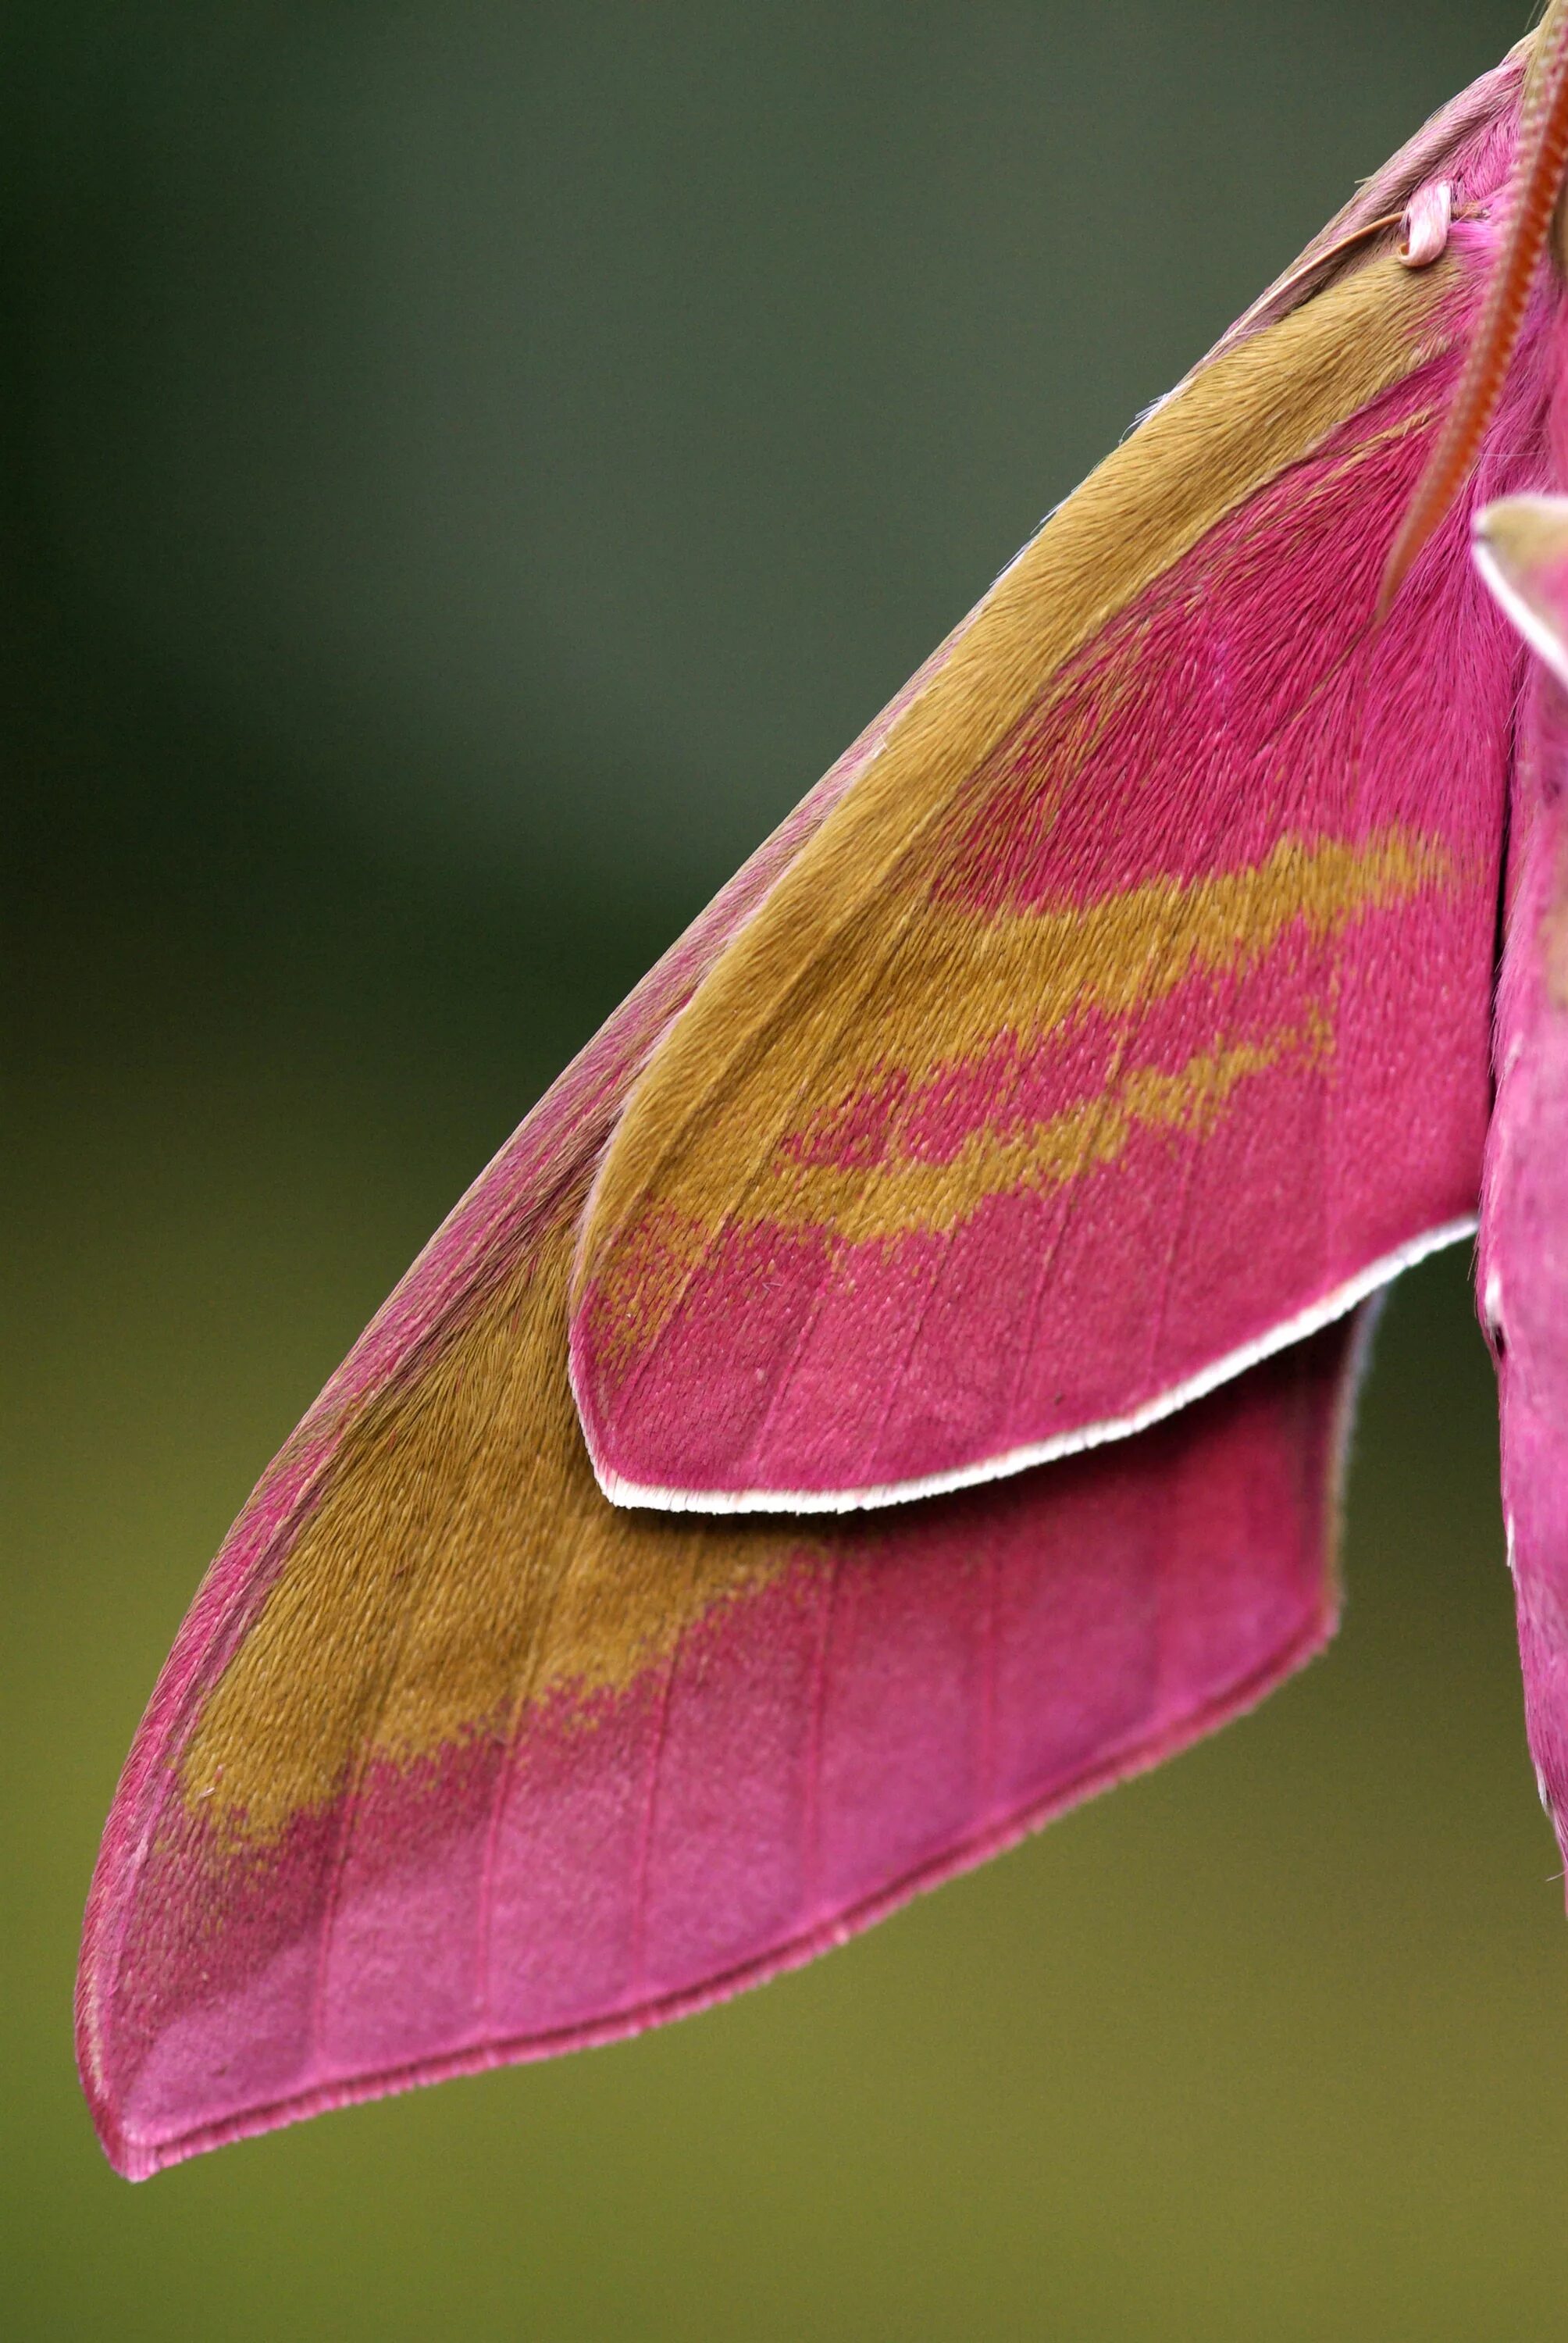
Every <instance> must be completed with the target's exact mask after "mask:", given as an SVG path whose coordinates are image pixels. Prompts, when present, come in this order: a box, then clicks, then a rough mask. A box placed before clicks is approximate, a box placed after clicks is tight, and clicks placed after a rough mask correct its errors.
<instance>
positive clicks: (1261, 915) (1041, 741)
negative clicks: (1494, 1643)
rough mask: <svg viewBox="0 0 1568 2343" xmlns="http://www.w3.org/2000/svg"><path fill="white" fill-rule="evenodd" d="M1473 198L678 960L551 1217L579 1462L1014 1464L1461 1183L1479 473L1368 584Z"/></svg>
mask: <svg viewBox="0 0 1568 2343" xmlns="http://www.w3.org/2000/svg"><path fill="white" fill-rule="evenodd" d="M1493 160H1495V157H1493ZM1461 196H1462V202H1463V203H1464V206H1465V207H1467V208H1473V203H1472V202H1471V200H1470V194H1469V191H1467V190H1466V189H1464V188H1462V189H1461ZM1491 248H1492V245H1491V236H1490V232H1489V231H1488V230H1487V229H1486V228H1485V227H1484V226H1480V225H1475V224H1466V225H1464V226H1460V227H1456V228H1455V230H1454V233H1453V236H1452V244H1451V250H1450V253H1449V256H1448V257H1447V259H1446V260H1445V261H1443V262H1442V263H1441V264H1439V266H1436V267H1434V268H1432V269H1430V270H1426V271H1422V272H1412V271H1408V270H1405V269H1403V268H1402V267H1401V266H1399V264H1398V262H1397V261H1396V260H1395V259H1394V258H1393V257H1392V255H1383V256H1378V257H1374V258H1373V259H1372V260H1370V261H1369V262H1367V263H1366V264H1365V265H1364V266H1359V267H1355V268H1352V269H1351V270H1349V271H1348V272H1347V273H1346V274H1344V275H1342V277H1340V278H1339V279H1338V280H1337V281H1335V282H1333V283H1332V284H1330V285H1329V286H1328V287H1326V288H1325V289H1324V290H1323V291H1322V292H1320V293H1319V294H1317V295H1316V296H1315V297H1314V298H1312V300H1311V301H1309V302H1308V303H1306V305H1305V306H1304V307H1301V308H1299V309H1297V310H1296V311H1294V312H1293V313H1292V314H1291V315H1289V316H1287V317H1283V318H1282V319H1281V320H1279V321H1278V322H1276V323H1274V324H1272V325H1270V326H1269V327H1266V328H1265V329H1264V330H1262V331H1261V332H1259V333H1257V334H1255V335H1254V336H1253V337H1251V339H1249V340H1247V341H1245V342H1243V343H1242V344H1241V345H1240V346H1239V347H1232V348H1231V349H1229V350H1228V351H1227V352H1226V353H1225V354H1224V355H1223V356H1221V357H1220V358H1218V359H1217V360H1216V361H1215V362H1214V363H1213V364H1211V366H1209V367H1205V368H1204V369H1202V370H1201V372H1200V373H1199V374H1198V375H1197V376H1195V377H1193V378H1192V379H1191V381H1190V382H1189V383H1188V384H1187V385H1186V386H1185V387H1183V389H1182V390H1181V392H1180V393H1179V394H1177V395H1176V396H1175V397H1173V398H1172V399H1171V400H1169V401H1167V402H1166V403H1165V404H1164V405H1163V406H1162V407H1160V408H1159V409H1157V410H1156V411H1155V412H1154V414H1153V415H1152V416H1151V417H1149V418H1148V419H1147V420H1146V422H1145V423H1144V424H1143V426H1142V427H1141V429H1140V430H1139V431H1138V432H1137V433H1136V434H1135V435H1134V436H1133V437H1132V438H1131V439H1130V440H1129V441H1128V442H1126V443H1125V444H1124V445H1123V447H1121V448H1120V449H1119V450H1118V451H1117V453H1116V454H1115V455H1114V456H1113V457H1112V458H1111V459H1110V461H1109V462H1108V463H1107V464H1106V465H1105V466H1103V467H1102V468H1101V471H1100V472H1098V473H1097V474H1095V475H1094V476H1093V477H1092V478H1091V479H1090V481H1089V482H1087V483H1086V485H1085V487H1084V488H1082V489H1081V490H1080V491H1079V493H1078V495H1077V496H1076V497H1074V498H1071V499H1070V501H1069V503H1068V504H1067V505H1066V506H1065V507H1064V508H1062V509H1061V510H1060V512H1059V513H1058V514H1056V515H1055V516H1054V517H1053V518H1052V519H1051V520H1050V522H1049V523H1048V524H1047V526H1046V528H1044V529H1043V531H1042V532H1041V534H1040V537H1039V538H1036V540H1035V541H1034V543H1033V544H1032V545H1031V546H1030V548H1028V549H1027V550H1026V552H1025V553H1024V554H1023V555H1021V556H1020V558H1019V560H1018V561H1017V562H1016V563H1015V564H1014V565H1013V567H1012V568H1011V569H1010V570H1009V571H1008V572H1007V573H1006V574H1005V575H1004V577H1003V578H1001V579H1000V581H999V583H998V585H997V587H996V588H994V589H993V591H992V593H991V595H990V598H988V601H987V602H986V603H985V604H983V605H982V606H981V608H980V613H979V614H978V616H977V617H976V618H975V619H973V620H972V621H971V622H970V626H969V628H968V629H967V630H966V632H965V633H964V635H963V636H962V638H961V639H960V640H959V642H958V643H957V644H956V645H955V647H954V649H953V651H952V653H951V656H950V659H949V660H948V663H947V665H946V666H945V668H944V669H943V670H942V672H941V673H940V675H939V676H938V677H936V678H935V679H933V680H932V682H931V683H930V685H929V686H928V687H927V688H926V689H924V690H923V691H922V692H921V693H920V694H919V695H917V696H916V697H915V698H914V699H912V701H911V702H910V705H909V706H908V708H907V709H906V710H905V712H904V713H903V715H902V717H901V718H900V720H899V722H898V723H897V724H896V725H895V726H894V727H893V729H891V730H890V734H889V736H888V738H887V739H886V741H885V743H884V745H883V747H882V749H881V751H880V753H879V756H878V758H877V759H875V761H874V762H872V763H871V764H869V766H868V767H867V768H866V769H865V770H864V771H863V773H862V774H861V776H860V777H859V780H858V781H857V783H856V784H855V786H854V787H853V788H851V789H849V790H847V791H846V792H845V794H844V796H843V797H842V798H841V799H840V800H839V803H838V805H837V807H836V809H835V810H834V812H833V814H832V816H831V818H830V819H829V820H827V821H826V822H825V823H824V824H823V826H822V828H821V830H819V833H818V834H817V836H816V837H815V839H814V840H813V841H812V843H811V845H810V846H809V849H807V850H805V851H803V852H802V854H801V855H800V856H799V858H798V859H797V860H796V861H795V862H794V863H793V864H792V865H791V867H790V869H789V872H788V873H787V875H786V876H785V878H784V879H783V880H781V881H780V883H779V886H778V887H777V888H776V889H775V890H774V891H773V892H772V894H771V895H770V896H769V900H768V901H767V903H766V905H765V906H764V907H763V908H762V910H760V911H759V914H758V916H757V917H756V918H755V919H754V920H751V921H750V922H749V924H748V926H747V927H746V929H745V930H743V931H742V932H741V933H740V934H739V936H738V937H737V939H736V940H735V942H734V943H733V944H732V945H731V946H730V947H729V950H727V951H726V952H725V953H724V955H723V956H722V958H721V959H720V960H719V961H718V962H717V964H716V965H715V967H714V969H713V970H711V972H710V973H709V976H708V978H707V979H706V980H705V981H704V983H703V984H702V986H701V988H700V989H699V991H698V992H697V994H696V996H695V997H694V999H693V1001H692V1003H691V1005H690V1007H689V1009H688V1010H687V1011H685V1013H684V1014H683V1015H682V1016H681V1017H680V1019H679V1020H678V1021H677V1023H676V1024H675V1025H674V1026H673V1027H672V1029H671V1031H670V1032H669V1033H668V1036H667V1037H666V1039H665V1041H663V1042H662V1043H661V1045H660V1047H659V1049H658V1052H657V1054H656V1056H655V1057H654V1059H653V1061H652V1062H651V1064H650V1065H649V1067H648V1071H647V1072H646V1074H645V1075H644V1076H643V1078H642V1079H641V1081H640V1082H639V1084H638V1088H637V1089H636V1091H635V1092H634V1094H633V1097H632V1100H631V1102H630V1105H629V1108H628V1112H627V1114H626V1116H625V1117H624V1118H623V1120H622V1121H621V1123H620V1124H619V1126H618V1130H617V1132H616V1135H615V1138H614V1140H613V1141H612V1143H611V1145H610V1148H609V1150H608V1155H607V1158H606V1161H605V1163H604V1165H603V1168H602V1171H601V1172H600V1175H599V1178H598V1184H597V1186H596V1189H595V1192H594V1196H593V1199H592V1202H591V1205H590V1210H589V1214H588V1221H587V1222H586V1224H585V1231H584V1237H583V1242H582V1246H581V1251H580V1253H579V1258H578V1269H577V1278H576V1286H575V1296H574V1305H575V1306H574V1320H573V1329H572V1370H573V1381H574V1387H575V1390H576V1393H577V1396H578V1405H579V1408H580V1411H581V1414H582V1419H583V1423H584V1425H585V1429H586V1432H587V1436H588V1445H589V1449H590V1452H591V1453H592V1455H593V1458H594V1462H595V1465H596V1468H597V1470H598V1474H599V1477H600V1480H601V1483H602V1484H603V1485H604V1486H605V1487H606V1489H607V1490H608V1492H609V1493H610V1494H611V1495H613V1496H617V1497H618V1498H620V1499H621V1500H623V1501H625V1502H629V1503H656V1504H666V1505H674V1506H686V1505H692V1506H698V1507H705V1508H708V1509H711V1510H728V1509H739V1510H744V1509H747V1508H749V1507H754V1506H761V1507H766V1506H769V1505H777V1504H786V1505H789V1506H792V1507H795V1508H799V1509H801V1510H807V1509H812V1508H837V1507H841V1506H843V1505H845V1504H852V1503H877V1502H879V1501H882V1500H885V1499H887V1498H890V1497H897V1496H904V1495H910V1494H917V1493H928V1492H931V1491H936V1490H940V1489H944V1488H950V1487H953V1486H957V1485H961V1484H963V1483H967V1482H971V1481H974V1480H977V1479H980V1478H984V1477H988V1476H990V1475H993V1474H996V1473H1005V1472H1008V1471H1011V1470H1016V1469H1019V1468H1020V1467H1021V1466H1023V1465H1026V1464H1028V1463H1034V1462H1038V1461H1040V1460H1041V1459H1043V1458H1047V1457H1050V1456H1052V1455H1057V1454H1060V1453H1067V1452H1070V1451H1071V1450H1073V1449H1076V1448H1078V1447H1081V1446H1083V1445H1085V1444H1087V1443H1092V1442H1095V1441H1098V1440H1101V1439H1103V1438H1105V1437H1108V1436H1111V1435H1112V1434H1116V1433H1125V1432H1128V1431H1130V1430H1134V1429H1136V1428H1138V1427H1139V1426H1140V1425H1141V1424H1144V1423H1148V1422H1150V1421H1151V1420H1153V1419H1154V1418H1155V1417H1157V1416H1158V1415H1160V1414H1161V1413H1165V1412H1167V1411H1169V1410H1170V1409H1171V1408H1172V1407H1174V1406H1176V1405H1179V1404H1181V1403H1183V1402H1184V1401H1186V1400H1188V1399H1190V1398H1191V1397H1192V1396H1193V1395H1195V1394H1196V1393H1199V1392H1201V1391H1202V1390H1204V1389H1205V1388H1208V1387H1210V1386H1211V1384H1212V1383H1215V1382H1216V1381H1218V1380H1220V1379H1221V1378H1222V1377H1223V1376H1225V1375H1226V1374H1228V1373H1233V1372H1235V1371H1236V1370H1237V1369H1238V1368H1239V1367H1240V1366H1241V1365H1244V1364H1245V1363H1247V1362H1248V1361H1249V1360H1251V1359H1254V1358H1256V1357H1258V1356H1260V1355H1261V1354H1262V1353H1265V1352H1267V1351H1268V1350H1269V1349H1271V1347H1274V1346H1277V1345H1278V1344H1279V1343H1281V1342H1284V1341H1288V1340H1290V1339H1292V1338H1293V1337H1295V1336H1297V1335H1299V1334H1301V1333H1302V1332H1304V1331H1306V1330H1307V1329H1308V1328H1310V1327H1311V1326H1312V1325H1314V1324H1317V1323H1321V1322H1323V1321H1324V1320H1325V1319H1326V1318H1327V1317H1329V1316H1331V1315H1332V1314H1333V1313H1334V1312H1337V1311H1340V1310H1342V1309H1344V1308H1346V1307H1347V1306H1349V1305H1350V1303H1351V1302H1353V1301H1354V1299H1355V1298H1356V1297H1357V1296H1358V1295H1360V1294H1362V1293H1363V1292H1367V1291H1368V1290H1370V1289H1371V1288H1372V1286H1374V1285H1375V1284H1377V1283H1379V1282H1382V1281H1383V1280H1385V1279H1386V1278H1387V1277H1389V1276H1390V1275H1392V1273H1393V1272H1394V1271H1395V1270H1396V1269H1398V1268H1399V1267H1401V1266H1402V1265H1403V1264H1404V1263H1405V1262H1408V1261H1410V1260H1411V1259H1413V1258H1414V1257H1415V1256H1416V1255H1417V1254H1418V1253H1419V1252H1422V1251H1423V1250H1425V1249H1426V1248H1428V1247H1429V1246H1431V1245H1432V1244H1434V1243H1439V1242H1445V1241H1447V1240H1449V1239H1452V1237H1454V1236H1455V1235H1458V1234H1462V1233H1465V1232H1468V1229H1469V1228H1470V1227H1471V1226H1472V1225H1473V1212H1474V1209H1475V1203H1476V1197H1477V1192H1478V1184H1479V1173H1480V1162H1481V1152H1482V1146H1483V1135H1484V1131H1485V1127H1486V1118H1487V1112H1488V1107H1489V1081H1488V1004H1489V982H1490V966H1491V956H1492V951H1493V930H1494V924H1495V902H1496V892H1497V885H1498V855H1499V840H1500V838H1501V835H1502V817H1503V789H1504V779H1505V770H1506V764H1507V756H1508V746H1509V734H1510V717H1511V710H1512V703H1513V695H1514V690H1515V687H1516V679H1517V674H1518V665H1519V661H1518V653H1517V647H1516V646H1515V645H1514V644H1513V641H1512V640H1511V639H1510V638H1509V636H1508V633H1507V629H1506V628H1504V627H1503V624H1502V623H1501V621H1500V619H1499V617H1498V614H1497V613H1496V612H1495V610H1493V608H1491V607H1490V605H1489V603H1488V600H1487V598H1486V597H1485V595H1484V594H1483V592H1482V590H1481V589H1480V587H1479V584H1478V581H1477V580H1476V579H1475V578H1474V575H1473V570H1472V567H1471V564H1470V562H1469V560H1468V558H1466V555H1465V550H1464V531H1465V528H1466V527H1467V523H1468V516H1467V514H1466V513H1455V514H1454V515H1453V516H1452V518H1451V520H1450V522H1449V524H1448V526H1447V528H1445V530H1444V531H1443V532H1442V535H1441V537H1440V538H1439V539H1438V540H1437V541H1436V542H1434V544H1433V545H1432V547H1431V548H1429V551H1428V554H1427V557H1426V558H1425V559H1424V560H1423V562H1422V564H1421V566H1420V567H1419V568H1418V569H1417V571H1416V572H1415V573H1414V574H1413V575H1412V578H1411V580H1410V582H1409V584H1408V586H1407V588H1406V589H1405V591H1404V592H1403V594H1402V596H1401V598H1400V600H1399V602H1398V604H1397V606H1396V608H1395V610H1394V612H1393V614H1392V617H1391V618H1390V619H1389V621H1388V622H1387V623H1386V624H1385V625H1384V626H1382V628H1378V629H1375V630H1374V629H1373V628H1372V627H1371V625H1370V623H1369V620H1370V613H1371V610H1372V604H1373V600H1374V597H1375V592H1376V587H1377V581H1378V577H1379V572H1380V569H1381V567H1382V561H1383V558H1384V555H1385V552H1386V549H1387V546H1388V543H1389V540H1390V538H1391V537H1392V533H1393V528H1394V526H1395V522H1396V520H1397V518H1398V515H1399V513H1400V511H1401V509H1402V506H1403V504H1404V502H1405V500H1406V499H1407V498H1408V496H1409V494H1410V492H1411V490H1412V487H1413V485H1414V482H1415V480H1416V478H1417V477H1418V475H1419V473H1420V471H1421V468H1422V462H1423V460H1424V457H1425V454H1426V450H1427V446H1428V441H1429V437H1430V434H1431V430H1432V423H1433V419H1434V417H1436V416H1437V415H1438V414H1439V413H1440V412H1441V409H1442V402H1443V399H1444V397H1445V395H1446V392H1447V390H1448V387H1449V386H1450V384H1451V381H1452V372H1453V364H1454V355H1453V354H1454V350H1455V347H1456V346H1457V345H1458V343H1460V342H1461V341H1462V337H1463V334H1464V331H1465V327H1466V323H1467V320H1468V318H1469V316H1470V314H1471V310H1472V308H1473V302H1474V298H1475V293H1476V288H1477V286H1478V283H1479V282H1480V280H1481V277H1482V276H1483V271H1484V266H1485V261H1486V259H1487V257H1488V256H1489V254H1490V251H1491ZM1541 375H1542V368H1541V366H1540V363H1539V337H1538V336H1537V337H1536V338H1535V340H1533V342H1531V344H1530V345H1529V346H1528V347H1527V348H1526V350H1525V352H1524V354H1523V357H1522V358H1521V360H1520V361H1519V363H1518V365H1517V366H1516V367H1515V369H1514V375H1513V379H1512V381H1511V385H1510V389H1509V394H1508V397H1507V400H1506V402H1505V409H1504V412H1503V416H1502V417H1500V420H1499V422H1498V424H1497V426H1496V428H1495V430H1494V433H1493V442H1492V447H1491V449H1490V451H1489V454H1488V456H1487V458H1486V459H1485V461H1484V462H1483V467H1482V471H1481V476H1480V479H1479V482H1478V485H1477V491H1476V492H1477V493H1478V494H1484V493H1486V492H1487V491H1488V490H1489V489H1493V488H1496V487H1498V486H1499V485H1502V484H1504V483H1512V482H1514V481H1516V480H1517V478H1519V477H1520V476H1521V475H1522V474H1527V472H1528V467H1529V464H1530V462H1531V460H1532V452H1531V451H1532V450H1533V449H1535V448H1537V447H1539V446H1540V438H1541V435H1540V417H1539V407H1540V380H1541Z"/></svg>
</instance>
